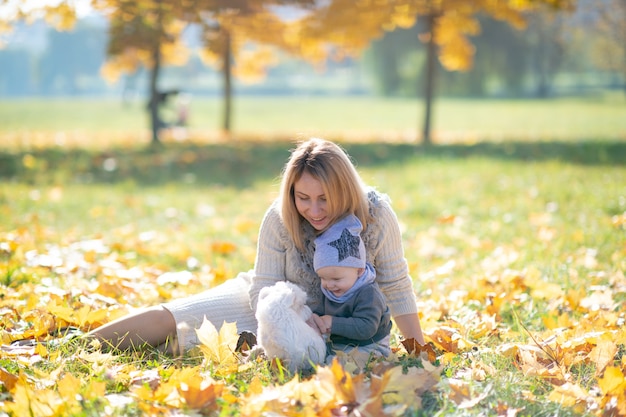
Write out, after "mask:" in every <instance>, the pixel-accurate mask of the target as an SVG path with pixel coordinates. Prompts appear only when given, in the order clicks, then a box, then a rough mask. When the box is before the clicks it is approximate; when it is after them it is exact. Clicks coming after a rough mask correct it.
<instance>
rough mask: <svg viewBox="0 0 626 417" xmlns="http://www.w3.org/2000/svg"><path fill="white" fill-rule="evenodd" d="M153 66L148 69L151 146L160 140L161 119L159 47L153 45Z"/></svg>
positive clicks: (157, 143) (158, 45)
mask: <svg viewBox="0 0 626 417" xmlns="http://www.w3.org/2000/svg"><path fill="white" fill-rule="evenodd" d="M152 59H153V65H152V68H151V69H150V108H149V110H150V126H151V128H152V129H151V130H152V145H159V144H160V143H161V139H160V137H159V133H160V131H161V127H162V126H161V125H162V121H161V117H160V115H159V106H160V102H161V97H160V93H159V89H158V80H159V72H160V70H161V46H160V44H157V45H155V48H154V50H153V51H152Z"/></svg>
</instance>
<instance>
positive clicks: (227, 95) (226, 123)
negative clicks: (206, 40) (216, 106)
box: [222, 32, 233, 133]
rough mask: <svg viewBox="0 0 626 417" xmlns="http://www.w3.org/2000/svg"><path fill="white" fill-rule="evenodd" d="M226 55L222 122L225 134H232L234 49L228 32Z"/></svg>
mask: <svg viewBox="0 0 626 417" xmlns="http://www.w3.org/2000/svg"><path fill="white" fill-rule="evenodd" d="M224 43H225V45H224V55H223V57H222V76H223V77H224V79H223V81H224V86H223V88H224V91H223V95H224V115H223V116H224V118H223V120H222V129H223V131H224V133H230V127H231V111H232V95H233V92H232V49H231V42H230V33H228V32H226V34H225V36H224Z"/></svg>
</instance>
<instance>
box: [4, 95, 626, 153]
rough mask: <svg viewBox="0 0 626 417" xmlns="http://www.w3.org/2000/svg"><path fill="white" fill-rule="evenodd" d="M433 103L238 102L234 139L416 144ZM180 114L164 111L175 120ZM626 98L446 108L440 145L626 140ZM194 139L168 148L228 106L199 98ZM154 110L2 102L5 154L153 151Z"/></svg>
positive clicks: (438, 104) (216, 122) (90, 102)
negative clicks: (53, 149)
mask: <svg viewBox="0 0 626 417" xmlns="http://www.w3.org/2000/svg"><path fill="white" fill-rule="evenodd" d="M423 105H424V103H423V100H421V99H401V98H397V99H385V98H377V97H367V96H363V97H342V96H337V97H327V96H326V97H317V96H314V97H301V96H293V97H235V98H234V104H233V119H232V123H233V125H232V126H233V132H234V138H235V139H237V138H238V137H241V138H250V137H256V138H262V139H266V140H276V139H278V138H285V137H288V138H293V137H297V136H311V135H318V136H322V137H329V138H330V137H332V138H334V139H336V140H344V141H348V140H349V141H355V140H356V141H371V140H374V141H394V142H398V141H399V142H407V141H409V142H414V141H416V139H417V137H418V134H421V131H422V127H423V117H424V110H423ZM174 112H175V109H174V107H173V105H172V106H170V107H166V108H165V109H164V112H163V115H164V118H166V119H167V120H173V119H174ZM625 113H626V98H624V97H623V96H622V95H612V96H599V97H584V98H574V97H573V98H559V99H546V100H470V99H451V98H441V99H437V100H436V101H435V103H434V108H433V120H432V134H433V139H434V141H435V142H436V143H455V142H463V143H468V142H469V143H474V142H483V141H485V140H488V141H495V142H499V141H511V140H515V141H523V142H526V141H537V140H541V141H554V140H585V141H596V140H619V141H623V140H625V139H626V118H625V117H624V114H625ZM190 115H191V116H190V124H189V132H188V135H186V136H185V135H183V134H181V133H180V132H169V133H166V134H165V135H164V137H165V140H176V138H182V137H184V138H191V139H193V140H195V141H207V140H211V141H214V140H216V139H220V138H221V136H220V134H219V132H220V129H221V120H222V104H221V99H220V98H219V97H215V98H206V97H196V98H193V100H192V102H191V108H190ZM148 126H149V124H148V119H147V113H146V106H145V103H144V102H142V101H131V102H128V103H122V101H121V100H116V99H97V100H96V99H23V100H10V101H8V100H4V101H1V100H0V147H5V148H6V147H20V148H29V147H33V146H50V145H62V146H63V145H64V146H68V145H71V146H79V147H98V148H108V147H110V146H111V145H131V146H134V145H137V144H146V143H148V142H149V138H150V136H149V134H148Z"/></svg>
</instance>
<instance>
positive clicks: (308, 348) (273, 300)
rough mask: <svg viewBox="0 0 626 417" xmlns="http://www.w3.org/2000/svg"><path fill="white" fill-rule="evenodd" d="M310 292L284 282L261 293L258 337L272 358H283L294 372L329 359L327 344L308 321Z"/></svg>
mask: <svg viewBox="0 0 626 417" xmlns="http://www.w3.org/2000/svg"><path fill="white" fill-rule="evenodd" d="M311 314H312V312H311V309H310V308H309V307H308V306H307V305H306V293H305V292H304V291H303V290H302V289H301V288H300V287H298V286H297V285H296V284H293V283H291V282H287V281H280V282H278V283H276V284H275V285H273V286H271V287H265V288H263V289H262V290H261V292H260V293H259V302H258V304H257V308H256V319H257V321H258V324H259V327H258V331H257V338H258V344H259V347H261V348H262V349H263V350H264V351H265V354H266V355H267V357H268V358H270V359H272V358H278V359H280V360H281V361H282V362H283V363H284V364H285V365H286V366H287V368H288V369H289V370H290V371H291V372H295V371H297V370H306V369H311V368H312V365H313V364H320V363H323V362H324V360H325V359H326V343H325V342H324V339H323V338H322V336H320V335H319V334H318V333H317V331H315V330H314V329H313V328H312V327H311V326H309V325H308V324H307V323H306V321H307V320H308V319H309V318H310V317H311Z"/></svg>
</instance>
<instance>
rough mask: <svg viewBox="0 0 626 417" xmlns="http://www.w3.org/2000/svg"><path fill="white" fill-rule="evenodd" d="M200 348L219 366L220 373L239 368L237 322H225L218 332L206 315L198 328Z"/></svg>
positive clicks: (205, 355)
mask: <svg viewBox="0 0 626 417" xmlns="http://www.w3.org/2000/svg"><path fill="white" fill-rule="evenodd" d="M196 334H197V335H198V340H199V341H200V345H199V347H200V349H201V350H202V353H203V354H204V357H205V358H206V359H207V360H208V361H209V362H211V363H213V364H214V365H216V366H217V367H218V368H217V370H218V373H220V374H224V373H230V372H233V371H236V370H237V364H238V362H239V359H238V357H237V355H236V353H235V349H236V348H237V340H239V334H238V333H237V324H236V323H228V322H224V324H222V327H221V328H220V331H219V333H218V331H217V329H216V328H215V326H214V325H213V323H211V322H210V321H209V320H207V318H206V317H204V319H203V321H202V325H201V326H200V328H199V329H196Z"/></svg>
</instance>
